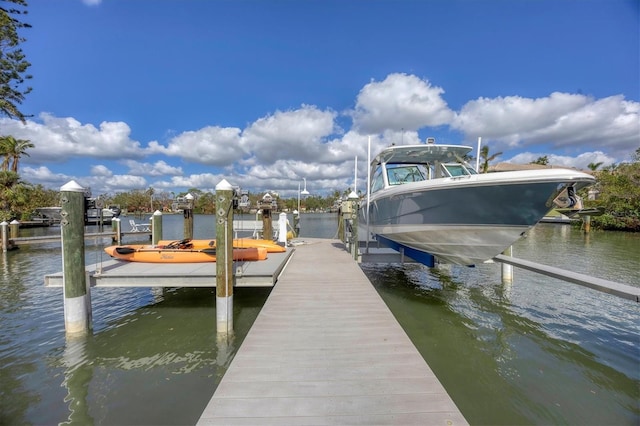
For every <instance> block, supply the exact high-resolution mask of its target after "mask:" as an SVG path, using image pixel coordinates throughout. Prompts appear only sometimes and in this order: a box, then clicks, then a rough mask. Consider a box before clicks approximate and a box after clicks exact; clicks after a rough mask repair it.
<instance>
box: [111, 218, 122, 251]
mask: <svg viewBox="0 0 640 426" xmlns="http://www.w3.org/2000/svg"><path fill="white" fill-rule="evenodd" d="M120 222H121V220H120V218H119V217H116V218H114V219H112V220H111V230H112V231H113V232H114V233H115V235H114V236H113V238H112V239H111V240H112V241H113V242H114V243H116V244H117V245H121V244H122V231H121V229H122V224H121V223H120Z"/></svg>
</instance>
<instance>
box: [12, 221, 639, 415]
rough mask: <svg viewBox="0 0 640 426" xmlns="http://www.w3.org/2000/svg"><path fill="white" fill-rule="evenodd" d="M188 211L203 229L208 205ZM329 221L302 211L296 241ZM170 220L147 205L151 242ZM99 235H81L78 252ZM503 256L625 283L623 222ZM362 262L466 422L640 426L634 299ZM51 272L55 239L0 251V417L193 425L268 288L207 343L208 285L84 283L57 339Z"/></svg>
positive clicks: (629, 257) (553, 231)
mask: <svg viewBox="0 0 640 426" xmlns="http://www.w3.org/2000/svg"><path fill="white" fill-rule="evenodd" d="M194 222H195V225H194V228H195V232H194V234H195V235H196V237H198V238H200V237H202V238H212V237H213V236H215V222H214V217H213V216H198V215H196V216H195V220H194ZM125 223H128V221H125ZM336 228H337V219H336V216H335V215H328V214H325V215H323V214H307V215H302V218H301V229H302V232H301V234H302V236H303V237H305V236H306V237H322V238H333V237H334V236H335V235H336ZM182 229H183V227H182V216H178V215H176V216H164V217H163V230H164V233H165V235H164V238H166V239H179V238H181V237H182ZM125 230H126V229H125ZM29 233H31V234H46V233H59V228H49V229H34V230H29ZM127 238H130V237H127ZM139 240H140V242H145V241H148V237H140V238H139ZM125 241H126V242H133V241H132V240H125ZM109 243H110V242H109V241H108V240H106V241H105V240H98V241H94V242H88V243H87V247H86V251H87V254H86V262H87V264H93V263H96V262H101V261H104V260H106V259H107V258H108V257H107V256H105V255H104V253H103V251H102V248H103V247H104V246H105V245H107V244H109ZM514 256H517V257H521V258H525V259H529V260H533V261H536V262H540V263H546V264H550V265H553V266H559V267H563V268H566V269H570V270H574V271H577V272H582V273H587V274H591V275H596V276H600V277H602V278H607V279H611V280H615V281H619V282H623V283H626V284H629V285H640V284H639V283H640V268H639V267H638V266H640V265H639V264H638V262H639V259H640V235H637V234H626V233H612V232H593V233H592V234H591V235H589V236H585V235H583V234H582V233H581V232H580V231H579V230H576V229H572V228H570V227H568V226H565V225H555V224H554V225H544V224H543V225H538V226H537V227H536V228H535V229H534V230H533V231H532V232H531V233H529V235H528V236H527V238H525V239H523V240H521V241H520V242H518V243H517V244H516V245H515V246H514ZM362 268H363V270H364V271H365V273H366V274H367V276H368V277H369V279H370V280H371V281H372V283H373V284H374V286H375V287H376V289H377V290H378V291H379V293H380V294H381V296H382V297H383V299H384V300H385V302H386V303H387V304H388V305H389V306H390V308H391V310H392V311H393V312H394V315H395V316H396V318H397V319H398V321H399V322H400V323H401V324H402V326H403V327H404V329H405V330H406V331H407V334H409V336H410V338H411V339H412V340H413V342H414V343H415V345H416V347H417V348H418V350H419V351H420V352H421V353H422V355H423V356H424V357H425V359H426V360H427V361H428V363H429V365H430V366H431V367H432V369H433V370H434V372H435V373H436V375H437V376H438V378H439V379H440V381H441V382H442V383H443V385H444V386H445V387H446V389H447V390H448V392H449V393H450V395H451V396H452V398H453V399H454V401H455V402H456V403H457V404H458V406H459V408H460V409H461V411H462V412H463V414H464V415H465V417H466V418H467V419H468V420H469V421H470V422H471V423H472V424H576V425H577V424H616V425H619V424H629V425H634V424H636V425H637V424H639V423H640V408H639V406H638V401H640V353H639V348H640V338H639V336H640V330H639V324H640V309H639V306H638V304H637V303H634V302H631V301H629V300H625V299H621V298H618V297H614V296H611V295H608V294H604V293H600V292H597V291H594V290H590V289H587V288H583V287H580V286H577V285H575V284H568V283H565V282H562V281H559V280H555V279H551V278H548V277H545V276H542V275H538V274H535V273H531V272H527V271H523V270H518V269H515V270H514V278H515V279H514V283H513V284H512V285H504V284H502V283H501V280H500V265H499V264H483V265H478V266H477V267H476V268H466V267H457V266H443V267H438V268H433V269H429V268H426V267H423V266H420V265H415V264H413V265H411V264H407V265H398V264H391V265H388V264H363V265H362ZM61 269H62V263H61V257H60V249H59V244H56V243H49V244H46V245H41V246H24V247H22V248H21V249H20V250H18V251H14V252H9V253H4V254H2V256H1V257H0V324H1V325H2V327H1V329H0V424H57V423H65V422H66V423H70V424H109V425H115V424H149V425H151V424H193V423H195V421H197V419H198V417H199V416H200V413H201V412H202V410H203V409H204V407H205V405H206V403H207V402H208V400H209V399H210V397H211V395H212V394H213V392H214V391H215V387H216V385H217V383H218V382H219V380H220V378H221V377H222V376H223V374H224V372H225V371H226V368H227V366H228V365H229V363H230V361H231V360H232V358H233V354H234V353H235V351H236V350H237V348H238V347H239V345H240V344H241V342H242V339H243V338H244V336H245V335H246V333H247V331H248V330H249V328H250V327H251V324H252V323H253V321H254V320H255V318H256V316H257V314H258V313H259V311H260V308H261V307H262V305H263V303H264V301H265V300H266V298H267V297H268V295H269V289H240V288H239V289H236V290H235V292H234V325H235V336H234V337H233V338H230V339H228V340H222V341H219V340H217V339H216V335H215V290H214V289H202V288H199V289H192V288H171V289H164V290H162V289H147V288H127V289H122V288H109V289H107V288H100V289H93V290H92V305H93V318H94V322H93V333H92V335H91V336H90V337H89V338H87V339H82V340H79V341H67V340H66V339H65V333H64V318H63V307H62V289H61V288H45V287H44V285H43V281H44V280H43V277H44V275H46V274H49V273H55V272H59V271H60V270H61Z"/></svg>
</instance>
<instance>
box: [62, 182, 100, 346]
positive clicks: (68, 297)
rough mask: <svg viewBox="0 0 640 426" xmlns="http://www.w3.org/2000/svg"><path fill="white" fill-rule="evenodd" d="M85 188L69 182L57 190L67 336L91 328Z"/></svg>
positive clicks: (75, 334) (79, 334)
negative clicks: (86, 252)
mask: <svg viewBox="0 0 640 426" xmlns="http://www.w3.org/2000/svg"><path fill="white" fill-rule="evenodd" d="M84 191H85V190H84V188H83V187H81V186H80V185H79V184H78V183H77V182H75V181H73V180H72V181H70V182H68V183H67V184H65V185H63V186H62V187H61V188H60V202H61V206H62V212H61V213H60V215H61V216H62V220H61V221H60V233H61V240H62V264H63V270H62V285H63V287H64V326H65V330H66V332H67V336H82V335H85V334H87V333H88V332H89V330H90V329H91V328H92V325H91V309H90V308H91V293H90V292H89V291H87V276H86V272H85V262H84Z"/></svg>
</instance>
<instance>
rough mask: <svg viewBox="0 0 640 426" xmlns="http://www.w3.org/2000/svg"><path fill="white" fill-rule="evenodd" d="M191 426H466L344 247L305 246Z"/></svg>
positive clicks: (319, 243) (309, 242)
mask: <svg viewBox="0 0 640 426" xmlns="http://www.w3.org/2000/svg"><path fill="white" fill-rule="evenodd" d="M198 424H199V425H209V424H261V425H266V424H272V425H290V424H295V425H304V424H402V425H405V424H421V425H427V424H429V425H433V424H441V425H462V424H467V422H466V420H465V418H464V417H463V416H462V414H461V413H460V411H459V410H458V408H457V407H456V405H455V403H454V402H453V401H452V400H451V398H450V397H449V395H448V394H447V393H446V391H445V389H444V388H443V386H442V385H441V384H440V382H439V381H438V379H437V378H436V377H435V375H434V374H433V372H432V371H431V369H430V368H429V366H428V365H427V363H426V362H425V361H424V359H423V358H422V356H421V355H420V354H419V352H418V350H417V349H416V348H415V346H414V345H413V344H412V343H411V341H410V340H409V337H408V336H407V335H406V333H405V332H404V330H403V329H402V327H401V326H400V325H399V324H398V322H397V321H396V319H395V318H394V316H393V314H392V313H391V312H390V311H389V309H388V308H387V306H386V305H385V303H384V301H383V300H382V299H381V298H380V296H379V295H378V293H377V292H376V290H375V289H374V288H373V285H372V284H371V283H370V282H369V280H368V279H367V277H366V276H365V275H364V273H363V272H362V270H361V269H360V267H359V266H358V264H357V263H356V262H354V261H353V259H352V258H351V257H350V255H349V253H347V252H346V251H345V250H344V247H343V245H342V243H341V242H340V241H337V240H319V239H305V244H302V245H299V246H297V247H296V250H295V253H294V254H293V256H292V258H291V260H290V261H289V263H288V265H287V267H286V268H285V270H284V271H283V273H282V274H281V275H280V278H279V279H278V283H277V285H276V286H275V287H274V289H273V291H272V292H271V295H270V296H269V298H268V299H267V301H266V303H265V305H264V307H263V308H262V310H261V311H260V314H259V315H258V318H257V319H256V321H255V323H254V325H253V327H252V328H251V330H250V331H249V333H248V335H247V336H246V338H245V340H244V342H243V343H242V345H241V347H240V349H239V350H238V352H237V354H236V355H235V358H234V359H233V361H232V363H231V365H230V367H229V369H228V370H227V372H226V374H225V375H224V377H223V379H222V381H221V383H220V384H219V386H218V387H217V389H216V391H215V394H214V395H213V397H212V399H211V401H210V402H209V404H208V405H207V407H206V409H205V410H204V412H203V413H202V416H201V417H200V420H199V422H198Z"/></svg>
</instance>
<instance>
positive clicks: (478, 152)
mask: <svg viewBox="0 0 640 426" xmlns="http://www.w3.org/2000/svg"><path fill="white" fill-rule="evenodd" d="M481 144H482V136H478V151H477V152H476V172H477V171H478V170H480V145H481ZM478 173H479V172H478Z"/></svg>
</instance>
